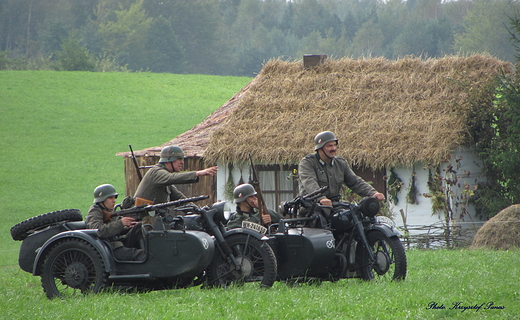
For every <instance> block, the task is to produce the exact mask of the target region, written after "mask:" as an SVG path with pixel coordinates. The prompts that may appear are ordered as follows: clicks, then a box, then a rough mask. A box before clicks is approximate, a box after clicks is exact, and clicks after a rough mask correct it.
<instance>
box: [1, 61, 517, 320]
mask: <svg viewBox="0 0 520 320" xmlns="http://www.w3.org/2000/svg"><path fill="white" fill-rule="evenodd" d="M250 80H251V79H249V78H235V77H216V76H202V75H171V74H150V73H88V72H52V71H0V111H1V116H0V150H1V151H0V162H1V165H0V190H1V192H0V203H2V218H3V222H2V224H1V226H0V228H1V229H0V241H1V242H2V244H3V245H2V248H1V249H0V272H1V276H0V310H2V312H1V313H0V318H1V319H49V318H54V319H123V318H146V319H170V318H172V319H174V318H179V319H518V316H519V315H520V307H519V306H520V292H519V288H520V281H519V278H520V268H519V262H520V251H518V250H517V251H507V252H506V251H486V250H484V251H480V250H434V251H420V250H409V251H407V256H408V277H407V279H406V280H405V281H403V282H397V283H376V282H368V283H366V282H362V281H358V280H355V279H350V280H342V281H339V282H336V283H330V282H325V283H323V284H321V285H310V286H309V285H303V286H301V287H290V286H287V285H285V284H283V283H275V286H274V287H273V288H271V289H267V290H260V289H258V288H257V287H256V286H249V285H247V286H244V287H238V288H230V289H227V290H221V289H218V290H217V289H214V290H201V289H200V288H198V287H196V288H189V289H179V290H165V291H156V292H148V293H127V294H123V293H117V292H106V293H101V294H98V295H89V296H85V297H83V298H81V299H75V300H66V301H63V300H59V299H57V300H52V301H49V300H47V299H46V298H45V294H44V293H43V290H42V288H41V285H40V279H39V277H34V276H32V275H31V274H29V273H26V272H24V271H22V270H21V269H20V268H19V266H18V262H17V259H18V250H19V247H20V242H18V241H13V240H12V239H11V237H10V235H9V229H10V227H11V226H13V225H14V224H15V223H18V222H20V221H22V220H24V219H27V218H30V217H33V216H35V215H38V214H42V213H46V212H49V211H54V210H60V209H67V208H78V209H80V210H81V211H82V212H83V213H84V214H86V212H87V210H88V208H89V206H90V204H91V202H92V191H93V188H94V187H95V186H97V185H98V184H101V183H107V182H108V183H112V184H114V185H115V186H116V188H117V189H118V191H120V192H124V191H123V190H124V177H123V159H121V158H119V157H116V156H115V154H116V153H117V152H121V151H126V150H128V144H132V145H133V147H134V150H139V149H143V148H146V147H151V146H156V145H160V144H162V143H164V142H167V141H168V140H170V139H172V138H173V137H175V136H177V135H178V134H180V133H182V132H184V131H186V130H188V129H189V128H191V127H192V126H193V125H195V124H197V123H199V122H200V121H202V120H203V119H204V118H205V117H206V116H207V115H209V114H210V113H211V112H212V111H213V110H215V109H216V108H218V107H219V106H221V105H222V104H223V103H224V102H225V101H226V100H228V99H229V98H230V97H231V96H232V95H233V94H234V93H236V92H238V91H239V90H240V89H241V88H242V87H243V86H245V85H246V84H247V83H248V82H249V81H250ZM432 303H434V304H432ZM489 303H493V305H492V306H495V307H503V309H500V308H499V309H485V307H486V306H489ZM478 305H483V306H482V307H481V308H480V309H478V310H477V309H460V308H453V307H454V306H459V307H472V306H478Z"/></svg>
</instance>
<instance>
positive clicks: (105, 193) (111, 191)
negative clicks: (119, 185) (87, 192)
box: [94, 184, 119, 203]
mask: <svg viewBox="0 0 520 320" xmlns="http://www.w3.org/2000/svg"><path fill="white" fill-rule="evenodd" d="M118 195H119V194H118V193H117V192H116V188H114V186H113V185H111V184H102V185H100V186H97V187H96V189H94V203H98V202H103V201H105V199H106V198H108V197H111V196H116V197H117V196H118Z"/></svg>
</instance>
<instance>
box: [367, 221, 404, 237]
mask: <svg viewBox="0 0 520 320" xmlns="http://www.w3.org/2000/svg"><path fill="white" fill-rule="evenodd" d="M372 230H378V231H381V232H382V233H383V234H384V235H385V236H387V237H388V238H391V237H398V236H399V235H401V233H400V232H399V231H397V230H396V229H395V228H392V227H390V226H388V225H386V224H382V223H376V224H371V225H369V226H368V227H366V229H365V233H366V234H368V233H369V232H370V231H372Z"/></svg>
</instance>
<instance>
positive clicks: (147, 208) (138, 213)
mask: <svg viewBox="0 0 520 320" xmlns="http://www.w3.org/2000/svg"><path fill="white" fill-rule="evenodd" d="M208 198H209V196H198V197H192V198H186V199H180V200H175V201H170V202H164V203H158V204H148V205H147V204H143V205H140V206H136V207H133V208H129V209H123V210H114V211H113V212H112V216H111V217H110V218H112V217H114V216H125V217H129V216H130V217H135V218H136V220H140V218H142V217H143V216H145V215H146V214H148V213H149V212H152V211H156V210H159V209H163V208H167V207H171V206H181V205H184V204H187V203H190V202H195V201H200V200H205V199H208Z"/></svg>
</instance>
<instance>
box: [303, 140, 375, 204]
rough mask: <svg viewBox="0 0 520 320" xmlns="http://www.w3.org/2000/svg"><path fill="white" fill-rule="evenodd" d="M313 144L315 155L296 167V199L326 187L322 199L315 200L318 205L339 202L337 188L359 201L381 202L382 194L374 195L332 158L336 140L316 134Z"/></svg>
mask: <svg viewBox="0 0 520 320" xmlns="http://www.w3.org/2000/svg"><path fill="white" fill-rule="evenodd" d="M314 144H315V147H314V151H316V152H315V153H313V154H309V155H307V156H305V157H304V158H303V159H302V160H301V161H300V163H299V164H298V175H299V189H300V195H305V194H308V193H311V192H313V191H315V190H317V189H319V188H321V187H323V186H328V187H329V189H328V190H327V191H326V192H325V195H324V196H322V197H320V198H318V199H317V200H318V202H319V203H320V204H321V205H323V206H329V207H330V206H332V201H338V200H340V199H341V195H340V190H341V187H342V186H343V185H346V186H347V187H348V188H350V189H351V190H352V191H354V192H355V193H357V194H358V195H360V196H362V197H367V196H372V197H375V198H376V199H377V200H379V201H383V200H384V199H385V196H384V194H382V193H380V192H377V191H376V190H375V189H374V188H373V187H372V186H371V185H369V184H368V183H366V182H365V181H364V180H363V179H362V178H360V177H359V176H357V175H356V174H355V173H354V172H353V171H352V169H351V168H350V165H349V164H348V162H347V160H345V159H344V158H342V157H336V152H337V149H338V139H336V136H335V135H334V133H332V132H330V131H324V132H320V133H318V134H317V135H316V137H315V138H314Z"/></svg>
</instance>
